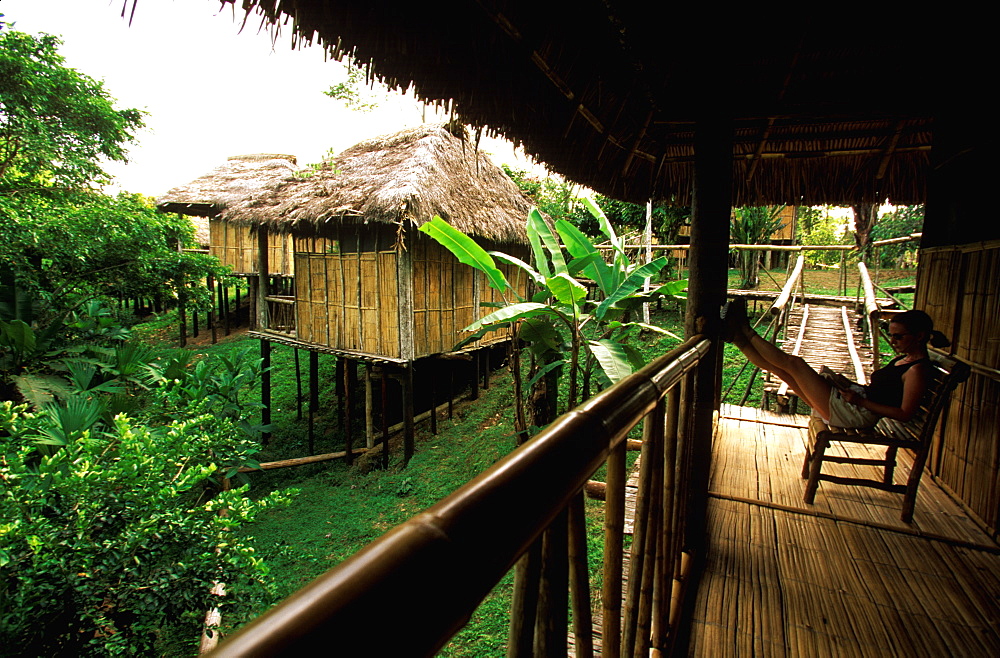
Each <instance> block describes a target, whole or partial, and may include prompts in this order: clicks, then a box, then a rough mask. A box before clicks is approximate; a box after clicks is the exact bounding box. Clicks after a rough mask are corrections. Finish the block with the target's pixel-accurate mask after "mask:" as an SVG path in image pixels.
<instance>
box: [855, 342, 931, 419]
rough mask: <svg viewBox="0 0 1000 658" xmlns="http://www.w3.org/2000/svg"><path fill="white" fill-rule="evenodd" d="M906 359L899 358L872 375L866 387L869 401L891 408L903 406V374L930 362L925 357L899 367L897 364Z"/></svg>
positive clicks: (902, 356) (903, 356)
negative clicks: (916, 366)
mask: <svg viewBox="0 0 1000 658" xmlns="http://www.w3.org/2000/svg"><path fill="white" fill-rule="evenodd" d="M905 357H906V355H905V354H903V355H900V356H897V357H896V358H895V359H893V360H892V361H890V362H889V364H888V365H886V366H885V367H882V368H879V369H878V370H876V371H875V372H873V373H872V377H871V383H870V384H868V386H867V387H865V396H866V397H867V398H868V399H869V400H871V401H872V402H878V403H879V404H884V405H886V406H889V407H898V406H900V405H901V404H903V373H904V372H906V371H907V370H909V369H910V368H912V367H913V366H915V365H917V364H918V363H924V362H928V361H930V359H928V358H926V357H925V358H923V359H918V360H917V361H911V362H909V363H906V364H903V365H901V366H897V365H896V362H897V361H899V360H900V359H902V358H905Z"/></svg>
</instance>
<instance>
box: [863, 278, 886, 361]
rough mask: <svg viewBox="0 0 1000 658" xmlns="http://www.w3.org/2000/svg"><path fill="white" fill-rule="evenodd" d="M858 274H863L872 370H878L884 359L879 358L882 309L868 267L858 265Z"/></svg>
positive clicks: (866, 330) (866, 329) (866, 327)
mask: <svg viewBox="0 0 1000 658" xmlns="http://www.w3.org/2000/svg"><path fill="white" fill-rule="evenodd" d="M858 272H859V273H860V274H861V292H862V297H863V301H864V306H865V333H866V334H867V335H868V338H869V340H871V345H872V370H873V371H874V370H878V369H879V368H880V367H881V366H882V359H881V357H880V356H879V336H880V335H881V334H880V331H879V324H878V323H879V318H880V317H881V316H882V309H881V307H879V305H878V298H876V297H875V286H874V284H873V283H872V278H871V275H869V274H868V266H867V265H865V264H864V263H863V262H859V263H858Z"/></svg>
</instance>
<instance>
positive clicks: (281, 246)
mask: <svg viewBox="0 0 1000 658" xmlns="http://www.w3.org/2000/svg"><path fill="white" fill-rule="evenodd" d="M208 234H209V253H210V254H212V255H213V256H215V257H216V258H218V259H219V261H221V262H222V264H223V265H227V266H229V267H230V268H231V269H232V270H233V273H234V274H256V273H257V236H256V234H255V233H254V232H253V231H252V230H251V229H250V228H249V227H246V226H241V225H238V224H232V223H229V222H223V221H222V220H219V219H212V220H209V222H208ZM267 242H268V253H267V256H268V259H267V269H268V270H269V272H270V274H278V275H283V276H295V258H294V255H293V248H292V236H290V235H283V234H279V233H271V234H269V235H268V237H267Z"/></svg>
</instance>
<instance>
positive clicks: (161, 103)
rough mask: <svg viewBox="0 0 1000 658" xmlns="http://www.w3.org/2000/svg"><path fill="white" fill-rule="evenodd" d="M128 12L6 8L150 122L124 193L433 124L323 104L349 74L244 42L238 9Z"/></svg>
mask: <svg viewBox="0 0 1000 658" xmlns="http://www.w3.org/2000/svg"><path fill="white" fill-rule="evenodd" d="M122 2H123V0H0V13H3V14H4V15H5V16H4V20H5V21H7V22H8V23H14V24H15V25H14V26H13V29H16V30H19V31H21V32H28V33H31V34H37V33H39V32H46V33H49V34H55V35H58V36H60V37H61V38H62V40H63V42H64V43H63V45H62V47H61V48H60V50H59V52H60V53H61V54H62V56H63V57H64V58H65V64H66V65H67V66H69V67H71V68H74V69H77V70H78V71H80V72H81V73H84V74H86V75H88V76H90V77H92V78H94V79H97V80H102V81H104V83H105V87H106V89H107V91H108V92H109V93H110V95H111V96H112V97H113V98H115V99H117V101H118V102H117V104H116V106H117V107H119V108H127V107H134V108H138V109H141V110H145V111H147V112H148V113H149V115H148V116H147V117H146V125H147V128H146V129H145V130H143V131H142V132H140V133H139V135H138V140H137V143H136V144H134V145H132V146H131V148H129V158H130V163H129V164H128V165H121V164H118V163H111V164H109V165H108V166H107V167H106V169H107V170H108V171H109V172H110V173H111V174H113V175H114V176H116V177H117V180H118V184H119V185H120V187H121V189H124V190H127V191H129V192H141V193H143V194H146V195H149V196H158V195H160V194H163V193H164V192H166V191H167V190H169V189H171V188H173V187H175V186H177V185H182V184H185V183H187V182H189V181H191V180H192V179H194V178H196V177H198V176H200V175H202V174H204V173H207V172H208V171H210V170H211V169H213V168H214V167H216V166H218V165H220V164H222V163H223V162H224V161H225V159H226V157H228V156H230V155H237V154H244V153H290V154H293V155H295V156H297V157H298V161H299V164H300V165H305V164H308V163H312V162H318V161H319V160H320V159H321V158H322V156H323V154H324V153H325V152H326V151H327V149H330V148H333V149H334V151H336V152H339V151H341V150H343V149H345V148H347V147H349V146H351V145H352V144H355V143H357V142H359V141H361V140H363V139H367V138H369V137H374V136H376V135H381V134H385V133H391V132H395V131H397V130H401V129H403V128H406V127H409V126H414V125H419V124H420V123H421V122H422V120H423V116H424V111H423V109H422V106H421V105H420V104H418V103H416V102H415V101H414V100H412V99H406V98H402V97H394V98H391V99H385V98H384V97H383V98H382V99H381V102H380V105H379V108H378V109H376V110H375V111H372V112H369V113H363V112H357V111H351V110H348V109H346V108H345V107H344V104H343V103H342V102H341V101H338V100H334V99H332V98H329V97H327V96H325V95H323V91H325V90H326V89H328V88H329V87H330V86H331V85H332V84H335V83H338V82H342V81H344V80H345V79H346V77H347V76H346V73H345V71H344V69H343V67H342V66H341V65H340V64H338V63H336V62H332V61H331V62H325V61H324V58H323V52H322V50H320V49H319V48H309V49H303V50H300V51H293V50H292V49H291V45H290V44H291V36H290V34H287V33H286V34H283V35H281V36H279V38H278V42H277V43H276V44H274V45H272V43H271V37H270V34H268V33H267V32H263V33H258V31H257V27H258V24H259V23H258V22H254V21H253V19H251V21H249V22H248V24H247V27H246V29H245V30H244V31H243V33H240V32H239V20H242V13H239V14H238V15H237V19H238V20H237V19H234V17H233V13H232V10H231V5H226V7H225V8H223V9H221V10H220V9H219V6H220V3H218V2H214V1H213V0H140V1H139V3H138V8H137V9H136V13H135V17H134V19H133V21H132V24H131V26H129V24H128V20H127V18H126V19H123V18H122V17H121V10H122ZM129 7H131V0H130V1H129ZM426 118H427V120H428V121H432V120H434V117H433V116H432V111H431V109H430V108H428V109H427V111H426ZM486 141H487V140H486V139H485V138H484V140H483V142H484V144H483V145H482V147H483V149H484V150H486V151H487V152H488V153H490V154H491V156H492V159H493V160H494V162H496V163H497V164H499V163H501V162H508V163H510V164H512V165H513V164H515V161H514V155H513V151H512V150H511V148H510V146H509V145H504V144H503V143H486ZM517 165H518V166H521V167H524V166H526V165H525V164H524V163H523V162H519V163H517Z"/></svg>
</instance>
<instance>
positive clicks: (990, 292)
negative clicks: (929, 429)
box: [916, 241, 1000, 532]
mask: <svg viewBox="0 0 1000 658" xmlns="http://www.w3.org/2000/svg"><path fill="white" fill-rule="evenodd" d="M916 307H917V308H920V309H923V310H925V311H926V312H927V313H929V314H930V315H931V317H932V318H934V324H935V327H936V328H938V329H940V330H941V331H943V332H944V333H945V334H946V335H947V336H948V337H949V338H950V339H951V340H952V347H951V349H952V350H953V352H954V353H955V354H956V355H957V356H958V357H960V358H962V359H964V360H966V361H968V362H970V363H972V364H973V373H972V376H971V377H970V378H969V381H967V382H966V383H965V384H962V385H960V386H959V388H958V390H957V391H956V392H955V394H954V395H953V398H952V403H951V408H950V410H949V411H948V415H947V426H946V427H945V430H944V435H943V437H940V436H939V437H936V440H937V441H938V442H939V443H938V444H937V446H936V448H935V451H934V453H933V454H932V458H931V459H932V461H931V467H932V468H934V470H935V474H936V475H938V476H939V477H940V478H941V479H942V480H943V481H944V482H945V484H947V485H948V486H949V487H950V488H951V489H952V490H953V491H954V492H955V493H957V494H958V495H959V496H960V497H961V498H962V499H963V500H964V501H965V502H966V503H967V504H968V505H969V507H970V508H971V509H972V510H973V511H974V512H975V513H976V514H978V515H979V517H980V518H981V519H983V521H985V522H986V523H987V524H988V525H989V526H990V527H991V528H993V529H994V532H996V530H997V528H998V527H1000V431H998V426H1000V373H998V372H997V371H998V370H1000V321H998V319H1000V241H994V242H988V243H974V244H969V245H962V246H957V247H933V248H929V249H924V250H922V251H921V253H920V267H919V270H918V286H917V300H916ZM977 364H978V366H980V367H979V368H977V367H976V365H977Z"/></svg>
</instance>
